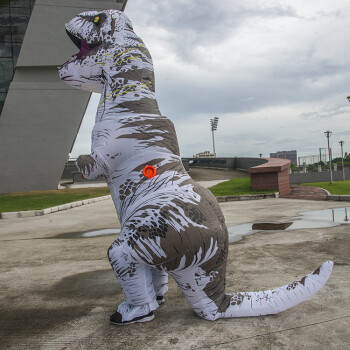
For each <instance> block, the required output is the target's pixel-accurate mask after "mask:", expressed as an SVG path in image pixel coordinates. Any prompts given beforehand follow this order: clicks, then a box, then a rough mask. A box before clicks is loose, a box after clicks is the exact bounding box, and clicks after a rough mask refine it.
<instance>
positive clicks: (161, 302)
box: [157, 298, 165, 306]
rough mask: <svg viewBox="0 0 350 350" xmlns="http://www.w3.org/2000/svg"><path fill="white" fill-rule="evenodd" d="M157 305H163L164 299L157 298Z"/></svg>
mask: <svg viewBox="0 0 350 350" xmlns="http://www.w3.org/2000/svg"><path fill="white" fill-rule="evenodd" d="M157 303H158V305H159V306H160V305H163V304H164V303H165V299H164V298H163V299H161V300H157Z"/></svg>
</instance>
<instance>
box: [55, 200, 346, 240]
mask: <svg viewBox="0 0 350 350" xmlns="http://www.w3.org/2000/svg"><path fill="white" fill-rule="evenodd" d="M348 212H349V215H350V207H348V208H335V209H323V210H313V211H304V212H300V215H299V216H296V217H293V218H291V219H289V220H288V221H286V222H282V221H279V220H278V219H276V220H263V221H259V222H250V223H245V224H239V225H232V226H228V227H227V229H228V233H229V242H230V243H233V242H237V241H240V240H241V239H242V238H243V236H247V235H251V234H254V233H257V232H261V231H264V232H269V231H270V232H271V231H290V230H300V229H303V228H324V227H333V226H338V225H342V224H349V223H350V221H349V216H348ZM119 233H120V229H119V228H107V229H101V230H94V231H87V232H73V233H63V234H60V235H58V236H55V237H53V238H82V237H83V238H91V237H101V236H109V235H118V234H119Z"/></svg>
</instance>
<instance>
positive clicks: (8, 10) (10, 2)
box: [0, 0, 35, 113]
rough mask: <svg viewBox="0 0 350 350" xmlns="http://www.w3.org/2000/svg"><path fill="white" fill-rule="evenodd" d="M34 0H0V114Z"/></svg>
mask: <svg viewBox="0 0 350 350" xmlns="http://www.w3.org/2000/svg"><path fill="white" fill-rule="evenodd" d="M34 3H35V0H0V113H1V111H2V107H3V105H4V102H5V98H6V94H7V91H8V88H9V86H10V83H11V81H12V78H13V75H14V71H15V66H16V62H17V59H18V56H19V52H20V50H21V46H22V42H23V39H24V35H25V32H26V30H27V25H28V22H29V18H30V15H31V11H32V9H33V6H34Z"/></svg>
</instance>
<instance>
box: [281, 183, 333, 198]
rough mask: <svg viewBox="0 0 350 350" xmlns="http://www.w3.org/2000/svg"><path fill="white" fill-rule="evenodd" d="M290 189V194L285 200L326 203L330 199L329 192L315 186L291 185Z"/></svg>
mask: <svg viewBox="0 0 350 350" xmlns="http://www.w3.org/2000/svg"><path fill="white" fill-rule="evenodd" d="M290 189H291V191H290V193H289V194H288V195H286V196H283V198H290V199H310V200H315V201H324V200H326V199H327V197H328V193H327V191H326V190H324V189H323V188H318V187H313V186H300V185H291V186H290ZM281 197H282V196H281Z"/></svg>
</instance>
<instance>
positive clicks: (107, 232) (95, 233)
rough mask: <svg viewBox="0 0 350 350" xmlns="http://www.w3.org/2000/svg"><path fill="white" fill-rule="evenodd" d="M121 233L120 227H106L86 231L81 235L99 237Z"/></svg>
mask: <svg viewBox="0 0 350 350" xmlns="http://www.w3.org/2000/svg"><path fill="white" fill-rule="evenodd" d="M119 233H120V228H105V229H103V230H96V231H89V232H84V233H83V234H82V235H81V237H99V236H109V235H118V234H119Z"/></svg>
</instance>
